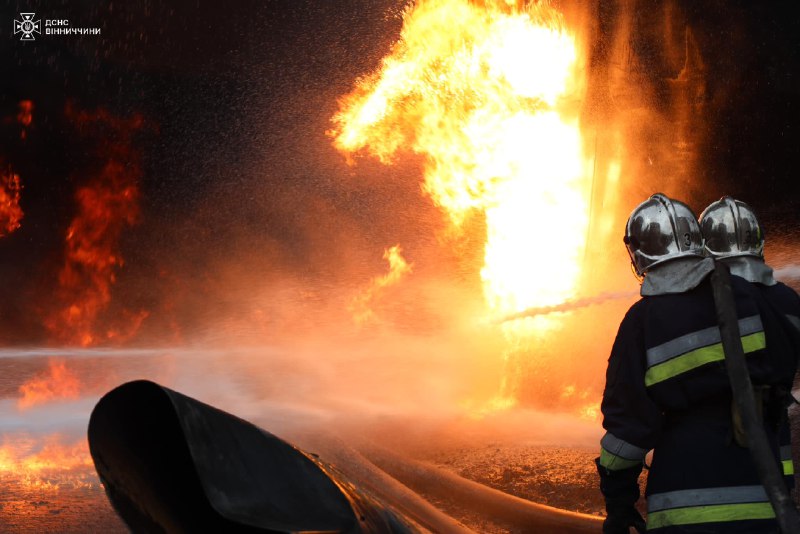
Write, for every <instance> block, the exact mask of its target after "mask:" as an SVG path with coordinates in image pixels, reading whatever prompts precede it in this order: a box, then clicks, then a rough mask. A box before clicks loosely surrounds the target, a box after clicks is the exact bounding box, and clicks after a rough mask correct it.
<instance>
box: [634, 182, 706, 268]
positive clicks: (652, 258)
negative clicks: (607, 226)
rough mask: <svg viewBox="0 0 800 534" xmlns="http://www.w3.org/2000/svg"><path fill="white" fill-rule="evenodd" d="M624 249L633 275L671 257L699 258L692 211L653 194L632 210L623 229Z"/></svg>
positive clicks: (697, 229)
mask: <svg viewBox="0 0 800 534" xmlns="http://www.w3.org/2000/svg"><path fill="white" fill-rule="evenodd" d="M624 241H625V247H626V248H627V249H628V254H629V255H630V257H631V264H632V265H633V269H634V270H635V271H636V275H637V276H639V277H642V276H644V275H645V273H646V272H647V271H648V270H650V269H651V268H653V266H655V265H658V264H660V263H664V262H666V261H670V260H673V259H675V258H683V257H686V256H701V257H702V256H703V235H702V234H701V233H700V225H699V224H698V223H697V219H696V218H695V216H694V213H692V210H691V209H690V208H689V206H687V205H686V204H684V203H683V202H679V201H677V200H672V199H670V198H669V197H667V196H666V195H662V194H661V193H657V194H655V195H653V196H651V197H650V198H648V199H647V200H645V201H644V202H642V203H641V204H639V205H638V206H637V207H636V209H634V210H633V213H631V216H630V217H629V218H628V224H627V225H626V226H625V239H624Z"/></svg>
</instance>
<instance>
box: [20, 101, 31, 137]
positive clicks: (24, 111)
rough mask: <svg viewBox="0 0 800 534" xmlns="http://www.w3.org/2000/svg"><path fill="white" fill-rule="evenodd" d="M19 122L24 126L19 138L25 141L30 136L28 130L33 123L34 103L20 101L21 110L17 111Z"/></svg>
mask: <svg viewBox="0 0 800 534" xmlns="http://www.w3.org/2000/svg"><path fill="white" fill-rule="evenodd" d="M17 122H18V123H19V124H20V126H22V131H21V132H20V134H19V136H20V139H25V138H26V137H27V136H28V128H29V127H30V125H31V123H33V101H32V100H20V101H19V109H18V111H17Z"/></svg>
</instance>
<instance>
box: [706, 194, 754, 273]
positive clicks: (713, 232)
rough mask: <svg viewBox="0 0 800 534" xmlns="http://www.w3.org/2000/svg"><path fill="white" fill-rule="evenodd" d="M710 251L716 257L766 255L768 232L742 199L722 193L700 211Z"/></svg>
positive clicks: (707, 252)
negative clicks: (723, 195) (766, 232)
mask: <svg viewBox="0 0 800 534" xmlns="http://www.w3.org/2000/svg"><path fill="white" fill-rule="evenodd" d="M700 228H701V229H702V230H703V236H704V237H705V240H706V254H707V255H709V256H713V257H715V258H730V257H733V256H755V257H757V258H762V259H763V258H764V232H763V231H762V230H761V225H760V224H759V223H758V218H757V217H756V214H755V213H754V212H753V210H752V209H751V208H750V206H748V205H747V204H745V203H744V202H742V201H740V200H735V199H733V198H731V197H722V198H721V199H719V200H718V201H716V202H714V203H712V204H711V205H709V206H708V207H707V208H706V209H705V210H704V211H703V213H701V214H700Z"/></svg>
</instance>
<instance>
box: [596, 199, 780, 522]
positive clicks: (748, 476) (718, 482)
mask: <svg viewBox="0 0 800 534" xmlns="http://www.w3.org/2000/svg"><path fill="white" fill-rule="evenodd" d="M624 241H625V245H626V248H627V250H628V253H629V255H630V258H631V263H632V267H633V269H634V271H635V273H636V275H637V277H639V279H640V281H641V295H642V298H641V299H640V300H639V301H638V302H637V303H636V304H634V305H633V306H632V307H631V308H630V310H628V313H627V314H626V315H625V318H624V319H623V320H622V323H621V324H620V327H619V331H618V333H617V337H616V340H615V342H614V346H613V348H612V351H611V356H610V357H609V360H608V370H607V374H606V386H605V390H604V392H603V401H602V405H601V409H602V412H603V427H604V428H605V430H606V433H605V435H604V436H603V438H602V439H601V441H600V445H601V452H600V457H599V458H597V460H596V464H597V469H598V472H599V474H600V488H601V491H602V493H603V496H604V497H605V502H606V512H607V517H606V520H605V522H604V524H603V532H604V533H607V534H616V533H625V534H627V533H628V531H629V527H635V528H636V529H637V530H638V531H639V532H643V531H644V529H645V522H644V520H643V518H642V516H641V515H640V514H639V512H638V511H637V510H636V508H635V503H636V501H637V500H638V498H639V486H638V478H639V475H640V473H641V471H642V468H643V466H644V464H645V458H646V455H647V453H648V452H649V451H651V450H652V451H653V456H652V462H651V465H650V466H649V474H648V479H647V489H646V492H645V496H646V499H647V524H646V528H647V530H648V531H651V532H654V533H659V534H660V533H672V532H696V533H700V532H703V533H710V532H721V533H722V532H724V533H744V532H753V533H756V532H758V533H769V532H777V528H778V527H777V522H776V521H775V514H774V511H773V509H772V506H771V504H770V502H769V500H768V497H767V494H766V492H765V490H764V487H763V486H762V485H761V484H760V482H759V477H758V473H757V471H756V467H755V464H754V462H753V460H752V457H751V455H750V451H749V450H748V449H747V448H746V447H745V446H743V444H742V442H741V439H742V437H741V436H740V435H738V434H737V432H736V428H735V427H736V425H735V424H734V422H733V419H734V416H733V412H734V410H733V409H732V406H733V404H734V403H733V399H732V395H731V388H730V385H729V380H728V376H727V371H726V369H725V366H724V351H723V350H722V346H721V335H720V331H719V328H718V326H717V315H716V309H715V305H714V298H713V294H712V288H711V284H710V276H709V275H710V274H711V272H712V271H713V270H714V260H713V259H712V258H708V257H705V255H704V243H703V238H702V234H701V231H700V226H699V224H698V222H697V220H696V218H695V216H694V214H693V213H692V211H691V209H690V208H689V207H688V206H686V205H685V204H683V203H681V202H678V201H676V200H672V199H670V198H668V197H666V196H665V195H662V194H656V195H653V196H652V197H650V198H649V199H647V200H646V201H644V202H643V203H641V204H640V205H639V206H638V207H636V209H635V210H634V211H633V213H632V214H631V216H630V218H629V219H628V222H627V225H626V232H625V239H624ZM731 279H732V286H733V291H734V296H735V300H736V308H737V314H738V317H739V329H740V332H741V336H742V344H743V347H744V350H745V352H746V353H747V360H748V366H749V368H750V373H751V378H752V381H753V383H754V384H755V385H758V386H762V385H781V386H787V385H790V384H791V382H792V377H793V373H789V372H788V371H786V370H785V369H782V368H781V369H777V370H776V369H775V368H774V366H773V365H772V364H771V361H770V353H768V351H767V350H766V338H767V337H768V336H769V337H770V339H771V343H772V342H773V340H772V338H773V337H774V345H775V349H776V350H778V349H779V348H785V343H786V338H785V336H784V333H783V330H781V328H782V325H778V324H777V319H776V318H775V315H774V314H772V313H770V310H767V309H766V308H765V307H764V305H763V302H761V301H760V300H759V299H758V298H757V294H756V292H754V291H753V290H752V288H751V287H750V285H749V284H748V283H747V282H745V281H744V280H742V279H740V278H737V277H731ZM767 332H772V334H768V333H767ZM780 371H786V372H783V373H781V372H780ZM766 426H767V428H768V430H769V433H768V440H769V443H770V446H771V448H772V449H773V452H774V455H775V458H776V460H775V461H777V457H778V438H777V435H776V434H777V432H776V431H775V430H774V425H771V424H770V425H766Z"/></svg>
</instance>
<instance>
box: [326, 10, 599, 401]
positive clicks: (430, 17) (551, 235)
mask: <svg viewBox="0 0 800 534" xmlns="http://www.w3.org/2000/svg"><path fill="white" fill-rule="evenodd" d="M580 48H581V47H580V46H579V42H578V38H577V36H576V35H575V34H573V33H571V32H570V31H569V30H568V29H567V27H566V24H565V20H564V17H563V15H562V14H561V13H559V12H558V11H556V10H555V9H553V8H552V7H551V6H550V4H549V3H548V2H546V1H541V2H515V1H501V0H485V1H481V2H473V1H470V0H418V1H417V2H416V3H415V4H414V5H413V6H410V7H409V8H408V9H407V10H406V11H405V13H404V20H403V29H402V31H401V36H400V39H399V40H398V42H397V43H395V45H394V46H393V48H392V51H391V53H390V55H388V56H387V57H385V58H384V59H383V62H382V66H381V68H380V69H379V70H378V71H377V72H375V73H373V74H371V75H369V76H367V77H365V78H363V79H361V80H360V81H359V82H358V84H357V87H356V88H355V90H354V91H353V92H352V93H351V94H350V95H348V96H346V97H344V98H343V99H342V100H341V102H340V110H339V112H338V113H337V114H336V115H335V116H334V117H333V123H334V127H333V129H332V130H331V131H330V132H329V134H330V135H331V136H332V137H334V145H335V146H336V147H337V148H338V149H339V150H340V151H342V152H343V153H345V154H346V155H347V156H348V159H349V160H351V161H352V156H353V155H354V154H359V153H367V154H370V155H372V156H374V157H377V158H378V159H379V160H380V161H382V162H384V163H387V164H389V163H391V162H392V161H393V160H394V159H395V158H397V157H399V156H401V155H403V154H411V153H413V154H418V155H421V156H423V157H424V183H423V189H424V191H425V192H426V193H427V194H428V195H430V197H431V198H432V200H433V201H434V203H435V204H436V205H437V206H439V207H440V208H441V209H442V210H444V211H445V212H446V214H447V215H448V216H449V220H450V222H451V223H452V227H453V228H455V229H461V228H465V226H464V224H463V223H464V222H465V221H466V220H467V218H468V217H471V216H478V217H481V218H482V221H483V222H484V223H485V228H486V234H485V240H484V250H483V260H484V261H483V267H482V268H481V270H480V277H481V280H482V286H483V296H484V301H485V307H486V314H487V315H488V319H490V320H492V321H497V320H498V319H500V318H502V317H506V316H508V315H511V314H518V313H520V312H522V311H523V310H526V309H530V308H538V307H546V306H555V305H558V304H560V303H563V302H565V301H567V300H569V299H572V298H575V296H576V293H577V290H578V283H579V282H580V278H581V274H582V267H583V265H582V262H583V257H584V250H585V246H586V241H587V235H588V232H589V206H590V204H591V194H592V159H591V158H588V157H587V156H586V155H585V154H584V148H585V146H586V145H587V143H586V142H585V141H584V139H583V135H582V132H581V128H580V124H579V114H580V108H581V104H582V99H583V95H584V92H585V88H586V85H587V82H586V80H585V71H586V68H585V59H584V57H583V56H584V55H585V54H582V53H580V52H579V51H580ZM559 324H560V323H559V320H558V318H556V317H553V316H537V317H532V318H529V319H525V320H521V321H513V322H509V323H505V324H503V325H502V327H501V328H502V331H503V334H504V337H505V339H506V346H505V350H504V357H505V362H504V366H505V371H504V374H503V378H502V384H501V388H500V393H499V396H498V397H497V398H495V399H492V400H491V401H490V402H489V405H490V407H489V409H502V408H507V407H510V406H513V405H514V404H515V403H516V395H517V388H518V383H519V380H520V379H521V377H522V375H523V369H522V362H521V360H520V358H521V356H522V355H523V354H526V353H527V352H528V351H529V350H530V347H531V346H532V344H534V343H538V342H539V340H540V339H543V337H544V334H545V333H546V332H552V331H554V329H555V328H556V327H557V326H558V325H559Z"/></svg>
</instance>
